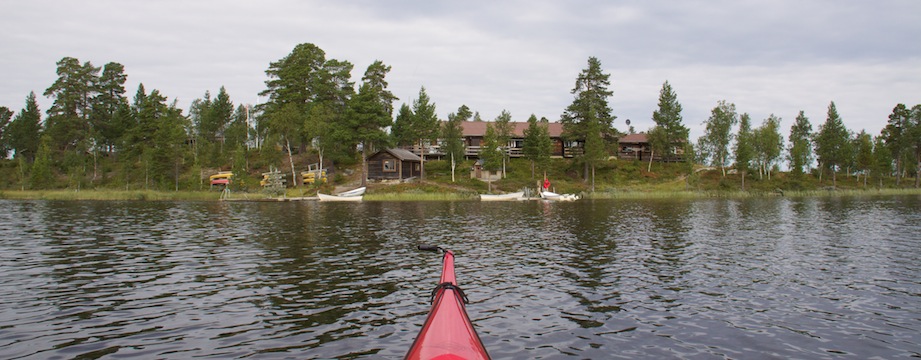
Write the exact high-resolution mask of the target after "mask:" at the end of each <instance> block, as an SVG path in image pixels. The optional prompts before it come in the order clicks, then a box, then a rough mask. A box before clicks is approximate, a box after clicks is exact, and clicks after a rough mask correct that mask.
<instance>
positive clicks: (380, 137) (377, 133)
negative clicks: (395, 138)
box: [345, 61, 397, 186]
mask: <svg viewBox="0 0 921 360" xmlns="http://www.w3.org/2000/svg"><path fill="white" fill-rule="evenodd" d="M388 72H390V66H386V65H384V63H383V62H381V61H375V62H374V63H373V64H371V65H370V66H368V69H367V70H366V71H365V76H364V77H363V78H362V81H363V82H362V84H361V87H360V88H359V89H358V93H357V94H356V95H355V96H354V97H352V100H351V101H350V102H349V116H347V117H346V122H347V123H346V126H345V129H346V130H347V133H348V134H350V135H351V136H349V137H350V138H351V139H350V140H351V141H350V142H357V143H359V144H361V158H362V167H361V170H362V176H361V186H365V185H366V183H367V178H368V176H367V171H368V170H367V155H368V151H369V149H370V148H372V147H373V146H380V145H386V143H387V133H386V132H385V131H384V128H386V127H388V126H390V125H391V123H392V120H391V119H393V101H394V100H397V98H396V96H394V95H393V94H392V93H391V92H390V91H389V90H387V81H385V79H384V78H385V76H386V75H387V73H388Z"/></svg>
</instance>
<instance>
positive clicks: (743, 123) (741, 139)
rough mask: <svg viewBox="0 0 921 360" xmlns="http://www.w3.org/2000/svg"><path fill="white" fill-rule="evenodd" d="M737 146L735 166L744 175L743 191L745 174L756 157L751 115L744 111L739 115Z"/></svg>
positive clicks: (743, 189)
mask: <svg viewBox="0 0 921 360" xmlns="http://www.w3.org/2000/svg"><path fill="white" fill-rule="evenodd" d="M735 140H736V146H735V149H733V152H734V153H735V158H736V159H735V160H736V163H735V168H736V170H737V171H738V172H739V173H740V174H741V176H742V191H745V175H746V174H747V173H748V169H749V168H750V167H751V162H752V159H753V158H754V156H755V154H754V152H755V149H754V144H753V141H754V135H753V133H752V126H751V116H749V115H748V113H743V114H742V115H740V116H739V132H738V133H737V134H736V138H735Z"/></svg>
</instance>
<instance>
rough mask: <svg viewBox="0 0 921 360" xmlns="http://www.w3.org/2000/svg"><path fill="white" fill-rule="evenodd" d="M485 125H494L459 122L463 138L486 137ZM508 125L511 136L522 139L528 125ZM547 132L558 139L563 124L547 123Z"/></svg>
mask: <svg viewBox="0 0 921 360" xmlns="http://www.w3.org/2000/svg"><path fill="white" fill-rule="evenodd" d="M487 124H494V123H492V122H488V121H463V122H461V129H463V134H464V136H486V125H487ZM510 124H512V136H513V137H518V138H524V131H525V129H527V128H528V123H527V122H521V121H512V122H510ZM493 126H495V125H493ZM547 130H548V132H549V133H550V137H560V136H562V135H563V124H561V123H558V122H549V123H547Z"/></svg>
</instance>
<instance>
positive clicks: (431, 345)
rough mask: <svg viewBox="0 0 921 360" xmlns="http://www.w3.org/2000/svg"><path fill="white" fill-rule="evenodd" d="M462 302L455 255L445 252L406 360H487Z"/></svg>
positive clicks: (462, 296) (462, 294) (483, 348)
mask: <svg viewBox="0 0 921 360" xmlns="http://www.w3.org/2000/svg"><path fill="white" fill-rule="evenodd" d="M465 303H466V296H465V295H464V292H463V290H461V289H460V288H459V287H457V281H456V279H455V275H454V253H453V252H451V251H445V253H444V258H443V268H442V273H441V282H440V283H439V285H438V287H436V288H435V290H434V291H433V297H432V308H431V310H430V311H429V315H428V318H426V319H425V324H424V325H422V330H421V331H420V332H419V335H418V336H417V337H416V340H415V341H414V342H413V346H412V347H411V348H410V350H409V352H408V353H407V354H406V359H445V360H447V359H489V354H488V353H487V352H486V348H485V347H484V346H483V342H482V341H481V340H480V337H479V335H477V333H476V330H475V329H474V328H473V323H472V322H471V321H470V317H468V316H467V308H466V305H465Z"/></svg>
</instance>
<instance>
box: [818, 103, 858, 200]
mask: <svg viewBox="0 0 921 360" xmlns="http://www.w3.org/2000/svg"><path fill="white" fill-rule="evenodd" d="M849 139H850V136H849V133H848V131H847V128H845V127H844V122H842V121H841V117H840V116H839V115H838V110H837V109H836V108H835V102H834V101H832V102H831V103H830V104H829V105H828V117H826V120H825V123H824V124H822V125H821V126H820V127H819V131H818V135H817V136H816V139H815V144H816V151H815V152H816V155H818V159H819V164H820V165H821V166H822V168H823V169H828V170H831V172H832V178H831V179H832V186H835V187H837V186H838V181H837V173H838V171H840V170H841V168H842V166H843V165H844V164H845V163H846V162H847V160H848V159H847V158H848V151H849V150H848V142H849Z"/></svg>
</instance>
